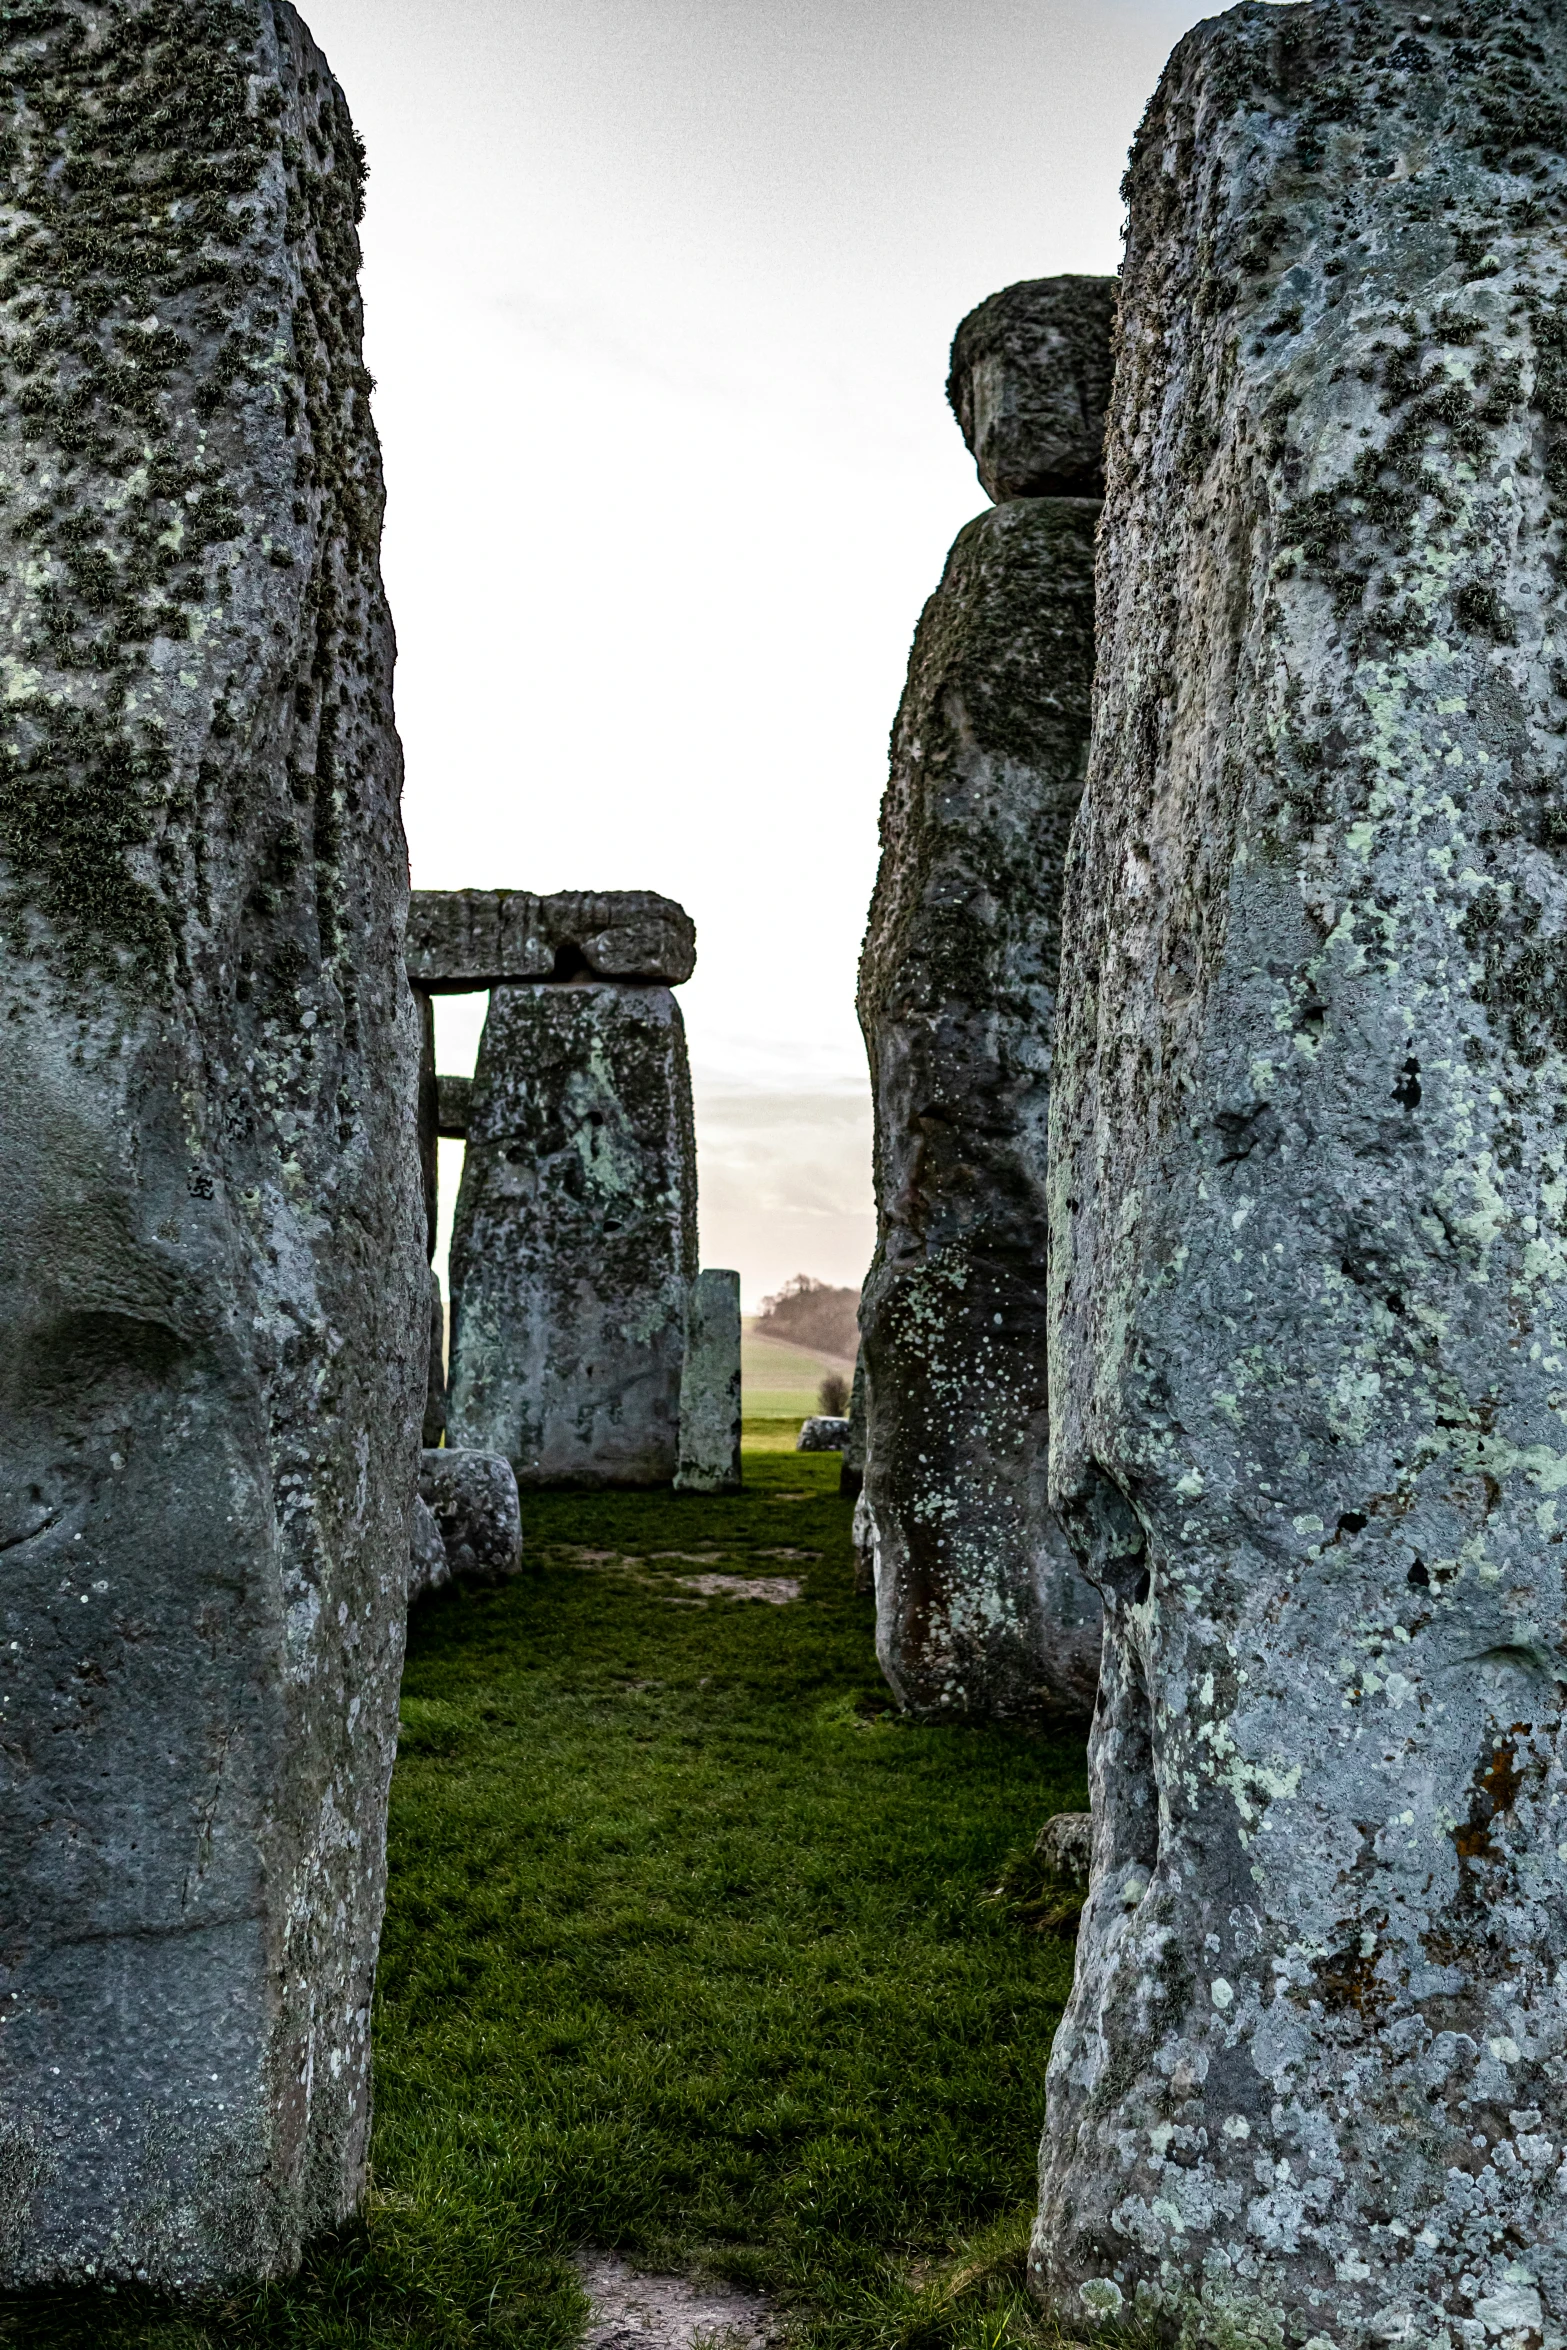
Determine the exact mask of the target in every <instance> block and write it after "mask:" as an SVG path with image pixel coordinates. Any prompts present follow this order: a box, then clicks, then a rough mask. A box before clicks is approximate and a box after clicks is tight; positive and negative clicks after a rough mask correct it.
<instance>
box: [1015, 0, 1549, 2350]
mask: <svg viewBox="0 0 1567 2350" xmlns="http://www.w3.org/2000/svg"><path fill="white" fill-rule="evenodd" d="M1564 140H1567V16H1564V14H1563V12H1562V11H1561V9H1560V8H1558V7H1556V6H1546V5H1543V4H1542V5H1529V6H1524V5H1516V4H1508V0H1503V4H1501V5H1498V6H1496V7H1492V8H1486V9H1484V10H1481V9H1478V8H1475V9H1467V10H1464V11H1462V12H1457V11H1448V12H1446V13H1443V14H1440V15H1439V16H1437V17H1435V18H1433V17H1432V16H1431V15H1430V14H1426V13H1422V12H1419V11H1417V10H1416V9H1415V8H1413V7H1410V6H1407V5H1404V4H1402V0H1398V4H1394V0H1308V4H1307V5H1305V6H1300V7H1296V8H1292V9H1287V10H1285V9H1275V8H1271V7H1266V8H1265V7H1257V6H1247V7H1241V8H1237V9H1234V10H1232V11H1231V12H1230V13H1229V14H1228V15H1226V16H1223V17H1220V18H1218V19H1217V20H1214V21H1210V22H1208V23H1206V24H1203V25H1201V26H1199V27H1198V28H1197V29H1196V30H1195V31H1194V32H1193V33H1191V34H1190V35H1189V36H1188V38H1187V39H1186V40H1185V41H1183V42H1182V44H1181V46H1180V47H1179V49H1178V50H1177V51H1176V53H1175V56H1174V58H1173V60H1172V62H1171V65H1170V67H1169V70H1168V72H1167V74H1166V77H1165V81H1164V84H1163V87H1162V89H1161V91H1160V93H1159V95H1158V97H1157V98H1156V100H1155V102H1154V105H1153V108H1152V110H1151V112H1150V114H1149V116H1148V118H1147V122H1146V124H1145V126H1144V130H1143V132H1142V135H1141V138H1140V141H1139V144H1138V147H1137V150H1136V153H1135V156H1134V160H1133V165H1132V172H1131V179H1130V193H1131V212H1130V231H1129V242H1128V250H1127V266H1126V271H1125V277H1124V293H1123V302H1122V324H1121V336H1122V342H1121V358H1120V367H1119V372H1118V376H1117V388H1116V398H1115V411H1114V417H1113V421H1112V428H1111V435H1110V443H1109V490H1108V505H1107V509H1106V518H1105V534H1104V551H1103V559H1102V567H1101V575H1100V662H1099V677H1100V685H1099V700H1098V708H1097V710H1096V716H1095V733H1094V755H1093V762H1092V770H1091V773H1090V777H1089V781H1088V786H1087V791H1086V795H1085V798H1084V803H1083V810H1082V816H1081V819H1080V823H1079V830H1078V835H1077V844H1076V846H1075V848H1074V853H1073V870H1072V875H1071V884H1070V896H1069V913H1068V918H1067V937H1066V946H1065V952H1064V960H1063V972H1062V989H1061V998H1062V1003H1063V1006H1064V1007H1065V1013H1064V1020H1063V1032H1062V1036H1061V1038H1060V1040H1059V1041H1058V1062H1057V1068H1058V1075H1057V1093H1056V1103H1055V1110H1056V1117H1057V1124H1056V1127H1055V1130H1054V1137H1053V1143H1052V1190H1053V1195H1054V1205H1053V1217H1052V1268H1053V1271H1052V1281H1053V1287H1054V1289H1055V1293H1056V1294H1055V1299H1054V1320H1055V1331H1056V1342H1055V1353H1054V1378H1053V1382H1052V1385H1053V1391H1054V1397H1055V1424H1054V1429H1053V1442H1054V1447H1055V1451H1054V1460H1053V1468H1052V1478H1053V1485H1054V1489H1055V1491H1056V1494H1057V1497H1058V1501H1059V1504H1060V1506H1061V1508H1062V1509H1063V1511H1065V1512H1066V1513H1068V1514H1069V1519H1070V1523H1071V1524H1072V1526H1073V1528H1074V1530H1075V1533H1076V1537H1077V1539H1078V1541H1079V1543H1080V1545H1081V1548H1082V1553H1083V1556H1084V1558H1085V1559H1086V1560H1087V1561H1088V1562H1089V1564H1090V1570H1091V1572H1092V1574H1093V1576H1094V1578H1095V1580H1096V1581H1097V1582H1098V1584H1099V1586H1100V1588H1101V1589H1102V1591H1103V1593H1104V1596H1105V1602H1106V1617H1107V1629H1106V1655H1105V1676H1104V1701H1103V1702H1104V1710H1103V1712H1102V1714H1101V1716H1100V1718H1099V1720H1098V1722H1097V1724H1096V1727H1095V1731H1094V1739H1093V1749H1092V1788H1093V1802H1094V1815H1095V1831H1094V1833H1095V1851H1094V1872H1093V1890H1092V1895H1091V1899H1090V1903H1089V1906H1088V1909H1087V1911H1086V1912H1085V1916H1084V1922H1083V1929H1082V1939H1081V1942H1080V1945H1079V1955H1078V1966H1077V1980H1076V1987H1075V1989H1074V1992H1073V1996H1072V2002H1071V2005H1070V2007H1069V2009H1068V2011H1067V2015H1066V2018H1065V2020H1064V2022H1063V2024H1062V2026H1061V2029H1060V2031H1059V2033H1058V2035H1057V2038H1056V2041H1055V2048H1054V2054H1053V2056H1052V2060H1051V2066H1050V2075H1049V2118H1048V2123H1047V2128H1046V2136H1045V2145H1044V2157H1043V2207H1042V2213H1041V2218H1040V2223H1039V2233H1038V2238H1037V2243H1036V2250H1035V2256H1034V2273H1035V2277H1036V2280H1037V2284H1038V2287H1039V2289H1040V2291H1041V2292H1042V2293H1043V2295H1044V2297H1045V2298H1046V2300H1047V2301H1048V2302H1049V2303H1050V2305H1051V2307H1052V2309H1053V2310H1054V2311H1056V2312H1057V2313H1058V2314H1059V2315H1060V2317H1061V2319H1062V2322H1063V2324H1065V2325H1066V2326H1067V2327H1068V2328H1069V2329H1070V2328H1071V2327H1080V2326H1081V2325H1082V2324H1083V2323H1084V2321H1085V2319H1087V2318H1089V2317H1091V2316H1094V2315H1105V2314H1112V2313H1114V2312H1116V2311H1124V2312H1128V2313H1129V2312H1130V2311H1131V2310H1132V2308H1133V2307H1134V2306H1136V2307H1137V2308H1139V2309H1142V2310H1146V2311H1148V2312H1149V2313H1150V2315H1152V2314H1153V2313H1157V2323H1158V2326H1159V2329H1160V2331H1161V2335H1167V2336H1168V2337H1169V2338H1170V2339H1172V2340H1173V2339H1174V2338H1175V2337H1176V2335H1177V2333H1179V2334H1180V2337H1181V2339H1183V2340H1193V2341H1195V2340H1202V2341H1213V2340H1218V2339H1221V2338H1222V2339H1224V2340H1232V2339H1233V2340H1235V2341H1245V2342H1248V2343H1249V2342H1259V2343H1260V2342H1264V2341H1267V2342H1275V2343H1276V2342H1280V2341H1285V2340H1287V2341H1289V2342H1292V2343H1293V2342H1299V2341H1302V2340H1304V2339H1305V2338H1307V2337H1313V2338H1315V2339H1317V2340H1318V2341H1319V2342H1322V2343H1326V2342H1329V2341H1331V2342H1332V2343H1333V2344H1334V2345H1335V2346H1336V2350H1359V2346H1361V2345H1369V2344H1371V2343H1396V2342H1404V2343H1408V2344H1411V2345H1415V2344H1422V2345H1426V2344H1428V2345H1438V2344H1441V2345H1448V2346H1450V2350H1456V2346H1457V2345H1458V2344H1460V2343H1470V2344H1474V2345H1476V2346H1478V2345H1480V2344H1482V2343H1491V2344H1501V2343H1510V2344H1514V2345H1520V2346H1521V2345H1534V2346H1536V2350H1538V2346H1539V2345H1540V2344H1541V2343H1542V2341H1543V2342H1545V2343H1557V2342H1560V2341H1562V2340H1563V2339H1564V2337H1567V2234H1564V2232H1563V2225H1562V2215H1563V2210H1564V2205H1563V2201H1562V2194H1563V2187H1564V2185H1567V2170H1564V2168H1563V2156H1564V2151H1567V2149H1564V2144H1563V2131H1562V2117H1563V2088H1564V2085H1567V1879H1564V1876H1563V1871H1562V1864H1561V1857H1560V1856H1561V1851H1562V1848H1563V1844H1564V1825H1563V1823H1564V1821H1567V1772H1564V1768H1563V1763H1564V1756H1563V1713H1562V1694H1563V1686H1564V1684H1567V1636H1564V1629H1563V1624H1564V1616H1563V1600H1564V1594H1563V1559H1564V1555H1567V1554H1564V1550H1563V1547H1562V1545H1563V1536H1564V1532H1567V1515H1564V1510H1563V1501H1562V1494H1563V1491H1564V1488H1567V1430H1564V1425H1563V1417H1562V1415H1563V1407H1564V1402H1567V1386H1564V1381H1563V1366H1564V1363H1567V1218H1564V1202H1567V1008H1564V1007H1567V865H1564V855H1563V853H1564V845H1567V814H1564V812H1567V742H1564V733H1563V728H1564V709H1567V704H1564V702H1563V700H1562V698H1561V697H1562V689H1563V685H1564V676H1563V671H1562V667H1561V650H1560V649H1561V644H1562V638H1563V627H1564V620H1567V614H1564V609H1563V585H1562V576H1561V569H1560V562H1561V558H1560V553H1559V547H1560V541H1561V531H1562V525H1563V522H1564V521H1567V429H1564V428H1567V335H1564V329H1563V317H1564V310H1563V294H1564V286H1563V279H1564V274H1567V264H1564V251H1567V247H1564V238H1563V230H1564V226H1567V164H1564Z"/></svg>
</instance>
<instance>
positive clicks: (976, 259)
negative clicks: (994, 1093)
mask: <svg viewBox="0 0 1567 2350" xmlns="http://www.w3.org/2000/svg"><path fill="white" fill-rule="evenodd" d="M1203 13H1204V11H1203V10H1201V9H1200V8H1197V7H1193V6H1190V5H1188V4H1187V0H306V6H305V14H306V16H307V18H308V20H309V22H310V24H311V27H312V30H313V31H314V32H315V34H316V37H317V39H318V40H319V41H320V42H321V44H322V46H323V47H324V48H325V50H326V52H327V54H328V56H329V57H330V59H331V61H332V64H333V67H334V68H335V70H336V72H337V74H338V77H339V79H340V80H341V82H342V83H343V86H344V88H345V89H346V91H347V93H348V98H349V102H350V105H351V106H352V108H353V112H354V116H355V119H356V120H357V122H358V124H359V127H360V129H361V131H362V132H363V134H364V137H365V141H366V144H367V146H368V149H369V154H370V165H371V179H370V192H369V211H368V215H367V218H366V222H365V228H364V239H365V256H366V268H365V300H366V310H367V320H368V339H369V358H370V365H371V367H372V369H373V370H374V372H375V374H376V377H377V379H378V383H379V390H378V393H377V398H376V414H377V418H378V421H379V424H380V430H381V435H382V440H383V442H384V445H385V454H386V472H387V483H388V492H389V504H388V511H387V529H386V543H385V551H384V560H385V568H386V578H387V585H388V589H389V591H390V594H391V599H392V609H393V612H394V614H395V617H396V622H397V630H398V637H399V642H400V647H401V652H400V659H399V665H398V675H397V705H398V718H399V723H400V725H401V728H402V734H403V740H404V743H405V746H406V749H407V755H408V786H407V794H406V798H405V802H404V814H405V819H406V822H407V827H408V836H409V844H410V849H411V853H412V859H413V873H414V880H415V882H416V884H418V885H420V886H422V887H425V888H437V889H440V888H451V887H457V886H460V885H463V884H472V885H477V886H487V887H510V888H526V889H535V890H552V889H566V888H576V889H623V888H649V889H659V890H663V891H665V892H667V893H668V894H669V895H670V896H671V897H675V898H678V899H680V901H681V902H682V904H684V905H685V906H687V907H688V908H689V909H690V911H691V913H692V914H693V915H694V916H695V918H696V924H697V934H698V954H699V962H698V969H697V974H696V977H695V978H694V979H693V980H692V981H691V983H690V984H689V986H687V987H685V988H684V989H682V991H681V1002H682V1005H683V1009H684V1012H685V1017H686V1022H687V1026H688V1029H689V1032H690V1039H691V1054H692V1064H693V1071H694V1075H695V1079H696V1087H697V1107H698V1137H699V1155H700V1180H701V1188H702V1255H703V1261H704V1263H708V1264H728V1265H737V1266H739V1268H740V1270H741V1274H742V1278H743V1282H744V1288H745V1296H746V1303H747V1306H748V1308H750V1307H751V1306H754V1304H755V1302H756V1301H757V1299H758V1298H759V1297H760V1295H761V1293H762V1292H763V1291H764V1290H768V1289H772V1288H776V1287H777V1286H778V1284H779V1283H780V1282H781V1281H782V1280H783V1279H785V1278H786V1277H787V1276H788V1275H789V1274H791V1273H795V1272H809V1273H813V1274H816V1275H817V1276H818V1277H819V1278H822V1279H825V1280H831V1281H835V1282H850V1283H855V1284H857V1283H858V1282H859V1280H860V1278H861V1276H862V1274H863V1272H864V1269H865V1265H866V1262H867V1259H868V1257H869V1254H870V1249H871V1245H872V1240H873V1237H874V1218H873V1215H872V1211H871V1201H870V1175H869V1101H868V1094H867V1089H866V1081H865V1063H864V1054H863V1050H862V1047H861V1044H860V1038H859V1031H858V1028H857V1026H856V1024H855V1019H854V975H855V965H856V961H857V958H858V954H859V947H860V940H861V936H862V933H863V930H864V924H865V910H866V905H867V901H868V899H869V896H870V890H871V884H872V881H873V879H874V877H875V868H876V817H877V809H878V805H879V802H880V797H881V791H882V786H883V783H884V781H885V776H886V755H887V753H886V746H887V734H888V729H889V727H890V726H891V723H892V718H893V713H894V711H895V710H896V707H897V702H898V696H899V693H900V691H901V688H902V680H903V669H904V664H905V661H906V659H907V656H908V648H909V640H910V637H911V634H912V632H913V628H914V624H915V622H916V620H917V619H918V617H919V611H920V607H921V605H922V603H923V602H924V599H925V598H926V596H928V595H929V593H930V591H931V589H932V588H933V587H934V586H935V584H936V582H937V580H938V578H939V577H940V573H941V567H942V562H943V559H944V557H945V554H946V551H947V548H948V546H949V545H950V543H951V541H952V539H953V538H954V537H955V536H956V534H957V532H958V530H959V529H960V528H961V526H962V525H963V523H965V522H966V521H967V520H968V519H969V518H970V516H971V515H973V514H975V513H977V512H978V511H979V510H980V508H981V507H982V506H983V504H984V503H985V500H984V493H983V492H982V490H981V489H980V487H979V484H978V482H977V480H976V479H975V476H974V471H973V466H972V464H971V462H970V460H969V457H968V454H967V452H966V450H965V449H964V447H963V443H962V440H961V438H960V436H959V434H958V430H957V427H956V425H955V424H954V423H953V422H952V419H951V416H950V414H949V412H948V409H947V405H946V399H945V394H944V385H945V380H946V360H947V347H948V344H949V343H950V340H951V337H952V331H953V329H954V327H955V326H956V325H957V323H958V320H959V319H960V318H961V317H962V316H963V315H964V313H965V312H966V311H967V310H969V309H971V308H972V306H973V305H974V304H975V303H976V302H978V301H980V300H982V299H983V298H984V296H985V295H987V294H989V293H992V292H994V291H995V289H996V288H997V287H998V286H1003V285H1007V284H1009V283H1011V282H1012V281H1013V280H1014V279H1017V278H1021V277H1040V276H1046V275H1049V274H1051V273H1052V272H1055V271H1058V270H1089V271H1110V270H1113V269H1114V268H1115V267H1116V265H1117V261H1118V258H1119V247H1120V230H1121V205H1120V198H1119V194H1118V184H1119V180H1120V175H1121V171H1122V168H1123V166H1124V162H1125V156H1126V149H1127V145H1128V142H1129V140H1130V138H1131V136H1132V133H1133V131H1134V130H1135V128H1136V125H1137V121H1138V117H1139V115H1140V114H1141V111H1142V108H1143V106H1144V104H1145V103H1146V101H1147V99H1148V97H1149V95H1150V94H1151V92H1152V90H1153V87H1154V84H1155V82H1156V80H1157V78H1158V75H1159V71H1160V68H1161V66H1162V64H1163V61H1164V58H1165V56H1166V54H1167V52H1168V51H1169V49H1170V47H1171V45H1172V44H1173V43H1174V41H1175V40H1176V39H1177V38H1178V37H1179V35H1180V34H1181V33H1182V32H1184V31H1185V30H1186V28H1187V27H1188V26H1189V25H1191V24H1193V23H1195V22H1197V21H1198V19H1199V17H1200V16H1201V15H1202V14H1203ZM482 1016H483V999H482V998H447V999H445V1000H444V1002H443V1003H442V1005H441V1007H440V1031H439V1033H440V1044H441V1064H442V1067H443V1068H446V1069H450V1070H465V1069H468V1068H470V1067H471V1066H472V1057H473V1052H474V1049H475V1046H476V1044H477V1038H478V1028H479V1023H480V1021H481V1019H482ZM444 1155H445V1156H446V1158H447V1159H448V1160H449V1161H451V1162H453V1163H451V1164H448V1165H447V1166H444V1167H443V1188H444V1190H445V1193H446V1197H445V1201H444V1206H445V1208H446V1211H447V1214H448V1216H449V1213H450V1208H451V1204H452V1193H453V1191H454V1188H455V1179H456V1172H457V1169H456V1165H455V1161H456V1159H457V1157H458V1156H459V1152H458V1148H457V1146H448V1148H447V1150H446V1152H445V1154H444Z"/></svg>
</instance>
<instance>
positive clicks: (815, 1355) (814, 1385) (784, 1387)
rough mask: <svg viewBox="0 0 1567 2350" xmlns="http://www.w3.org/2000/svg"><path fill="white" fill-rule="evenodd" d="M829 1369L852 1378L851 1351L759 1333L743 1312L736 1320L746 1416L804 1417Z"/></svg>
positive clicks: (767, 1417)
mask: <svg viewBox="0 0 1567 2350" xmlns="http://www.w3.org/2000/svg"><path fill="white" fill-rule="evenodd" d="M829 1371H836V1372H837V1373H838V1374H839V1376H840V1377H841V1378H844V1379H852V1378H853V1376H854V1359H853V1357H852V1356H847V1357H846V1356H843V1355H828V1354H821V1353H819V1352H818V1351H817V1349H816V1348H815V1347H811V1346H792V1345H791V1344H790V1343H789V1341H788V1340H787V1339H784V1338H759V1337H758V1336H757V1333H756V1324H755V1321H754V1320H753V1319H752V1318H751V1317H749V1316H748V1317H747V1318H746V1320H745V1321H744V1322H742V1323H741V1325H740V1392H741V1403H742V1408H743V1410H744V1412H745V1416H746V1418H747V1419H748V1420H783V1419H789V1418H799V1419H802V1420H803V1419H804V1417H805V1415H806V1414H807V1412H814V1411H815V1410H816V1409H817V1402H816V1395H817V1390H818V1388H819V1387H820V1386H821V1383H822V1381H823V1380H824V1379H825V1378H826V1376H827V1374H828V1372H829Z"/></svg>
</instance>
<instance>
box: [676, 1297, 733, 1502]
mask: <svg viewBox="0 0 1567 2350" xmlns="http://www.w3.org/2000/svg"><path fill="white" fill-rule="evenodd" d="M675 1491H676V1492H677V1493H738V1492H739V1491H740V1276H739V1274H738V1273H728V1272H720V1271H717V1270H709V1271H707V1272H704V1273H699V1274H698V1275H697V1277H696V1279H695V1281H694V1282H693V1283H692V1284H691V1294H690V1297H689V1299H688V1301H687V1306H686V1339H685V1361H684V1364H683V1366H682V1369H681V1373H680V1463H679V1467H678V1468H677V1469H676V1471H675Z"/></svg>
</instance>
